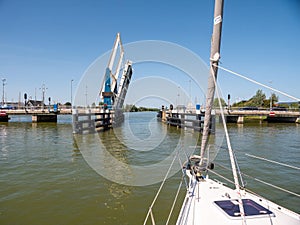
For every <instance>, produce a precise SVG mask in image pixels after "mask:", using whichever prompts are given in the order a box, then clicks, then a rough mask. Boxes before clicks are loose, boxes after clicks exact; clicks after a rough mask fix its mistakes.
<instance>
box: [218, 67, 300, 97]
mask: <svg viewBox="0 0 300 225" xmlns="http://www.w3.org/2000/svg"><path fill="white" fill-rule="evenodd" d="M214 66H216V67H218V68H220V69H222V70H224V71H226V72H228V73H231V74H234V75H236V76H238V77H241V78H243V79H246V80H248V81H250V82H252V83H254V84H258V85H260V86H262V87H265V88H267V89H269V90H272V91H275V92H277V93H280V94H282V95H284V96H286V97H289V98H291V99H294V100H296V101H300V98H296V97H294V96H292V95H289V94H287V93H285V92H282V91H280V90H277V89H275V88H272V87H270V86H267V85H265V84H262V83H260V82H258V81H255V80H253V79H250V78H248V77H246V76H244V75H242V74H239V73H236V72H234V71H232V70H229V69H226V68H224V67H222V66H220V65H214Z"/></svg>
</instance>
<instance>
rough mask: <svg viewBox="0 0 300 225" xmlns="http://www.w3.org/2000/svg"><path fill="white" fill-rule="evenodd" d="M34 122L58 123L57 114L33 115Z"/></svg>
mask: <svg viewBox="0 0 300 225" xmlns="http://www.w3.org/2000/svg"><path fill="white" fill-rule="evenodd" d="M32 122H34V123H38V122H53V123H56V122H57V114H54V113H46V114H33V115H32Z"/></svg>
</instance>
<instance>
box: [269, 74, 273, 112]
mask: <svg viewBox="0 0 300 225" xmlns="http://www.w3.org/2000/svg"><path fill="white" fill-rule="evenodd" d="M269 83H270V86H271V85H272V81H271V80H270V81H269ZM272 106H273V104H272V92H271V96H270V110H272Z"/></svg>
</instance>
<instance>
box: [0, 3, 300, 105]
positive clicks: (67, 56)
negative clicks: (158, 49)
mask: <svg viewBox="0 0 300 225" xmlns="http://www.w3.org/2000/svg"><path fill="white" fill-rule="evenodd" d="M213 5H214V1H212V0H191V1H177V0H174V1H161V0H160V1H158V0H155V1H140V0H128V1H122V0H99V1H89V0H88V1H77V0H66V1H63V0H51V1H50V0H45V1H40V0H27V1H23V0H0V77H1V78H6V85H5V98H6V100H7V101H12V100H13V101H18V100H19V93H20V95H21V99H22V101H23V95H24V93H25V92H26V93H27V94H28V96H31V98H32V99H34V98H35V96H36V98H37V99H38V100H39V99H41V98H42V97H41V96H42V90H41V88H42V85H43V84H45V87H46V88H47V89H46V96H45V97H46V98H48V97H49V96H51V98H52V100H54V101H56V102H61V103H65V102H67V101H70V98H71V97H70V95H71V80H72V79H73V80H74V81H73V92H75V90H76V87H77V85H78V84H79V82H80V79H81V77H82V75H83V74H84V72H85V71H86V69H87V68H88V66H89V65H90V64H91V63H92V62H93V61H94V60H95V59H96V58H97V57H99V56H101V55H102V54H104V53H105V52H106V51H108V50H109V49H111V48H112V45H113V42H114V39H115V36H116V33H117V32H120V33H121V37H122V42H123V44H126V43H130V42H134V41H141V40H162V41H169V42H174V43H176V44H179V45H181V46H184V47H186V48H188V49H190V50H192V51H193V52H195V53H196V54H197V55H199V56H200V57H201V58H202V59H203V60H204V61H205V62H206V63H208V61H209V54H210V38H211V34H212V23H213ZM125 54H126V53H125ZM299 54H300V2H299V1H298V0H251V1H243V0H227V1H226V0H225V4H224V19H223V33H222V44H221V62H222V64H221V65H222V66H224V67H227V68H229V69H232V70H234V71H236V72H239V73H242V74H244V75H247V76H248V77H250V78H252V79H255V80H257V81H259V82H261V83H264V84H267V85H270V84H271V86H273V87H274V88H276V89H280V90H281V91H284V92H287V93H289V94H291V95H294V96H296V97H298V98H299V97H300V88H299V87H300V67H299V66H298V63H299V62H298V61H299V59H300V56H299ZM99 73H104V71H99ZM142 73H143V72H142V71H140V70H139V72H138V73H134V75H133V76H134V79H137V78H139V77H142V76H144V75H145V74H142ZM156 75H157V74H156ZM170 77H171V75H170ZM218 80H219V82H220V83H221V85H222V91H223V93H224V95H226V96H227V94H228V93H230V94H231V96H232V99H233V101H236V100H241V99H248V98H250V97H252V96H253V95H255V93H256V90H258V89H259V87H257V86H254V85H252V84H250V83H248V82H245V81H242V80H241V79H240V78H235V77H232V76H231V75H228V74H227V73H225V72H222V71H220V73H219V77H218ZM95 82H99V83H101V81H100V80H99V81H95ZM178 82H180V81H178ZM182 82H185V85H183V86H187V85H186V84H187V83H188V81H187V80H185V81H182ZM263 91H264V92H265V93H266V95H267V97H268V96H269V95H270V91H268V90H265V89H263ZM192 95H196V94H192ZM1 100H2V83H1ZM279 100H288V99H287V98H285V97H282V96H280V95H279Z"/></svg>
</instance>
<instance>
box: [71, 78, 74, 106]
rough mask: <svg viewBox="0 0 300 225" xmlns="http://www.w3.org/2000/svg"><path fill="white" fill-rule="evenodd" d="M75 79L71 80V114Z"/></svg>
mask: <svg viewBox="0 0 300 225" xmlns="http://www.w3.org/2000/svg"><path fill="white" fill-rule="evenodd" d="M73 81H74V80H73V79H72V80H71V112H72V109H73Z"/></svg>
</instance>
